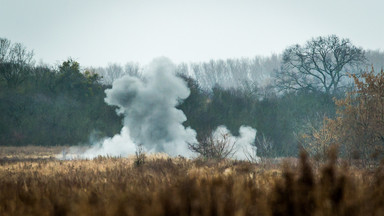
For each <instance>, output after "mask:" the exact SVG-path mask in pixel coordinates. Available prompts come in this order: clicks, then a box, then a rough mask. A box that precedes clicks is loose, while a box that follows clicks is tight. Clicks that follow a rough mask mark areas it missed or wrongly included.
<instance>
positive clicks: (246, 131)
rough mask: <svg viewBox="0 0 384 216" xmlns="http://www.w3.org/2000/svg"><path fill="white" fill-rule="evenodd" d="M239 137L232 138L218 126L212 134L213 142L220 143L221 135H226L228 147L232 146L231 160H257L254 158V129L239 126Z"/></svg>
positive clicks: (226, 130) (223, 128) (224, 129)
mask: <svg viewBox="0 0 384 216" xmlns="http://www.w3.org/2000/svg"><path fill="white" fill-rule="evenodd" d="M239 134H240V135H239V136H238V137H236V136H233V135H232V134H231V132H230V131H229V130H228V129H227V128H226V127H225V126H223V125H222V126H219V127H217V128H216V130H215V131H214V132H213V133H212V137H213V139H214V140H218V141H222V140H223V135H226V136H227V137H226V141H227V142H228V145H234V149H233V151H234V154H233V155H232V158H233V159H237V160H251V159H252V160H256V161H257V160H258V157H257V156H256V150H257V149H256V146H254V145H253V144H254V142H255V138H256V129H254V128H252V127H249V126H241V127H240V129H239Z"/></svg>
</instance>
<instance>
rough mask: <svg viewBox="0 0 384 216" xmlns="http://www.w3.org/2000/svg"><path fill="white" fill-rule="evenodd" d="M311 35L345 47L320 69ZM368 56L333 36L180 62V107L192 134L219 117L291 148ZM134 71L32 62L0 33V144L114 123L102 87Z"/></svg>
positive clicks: (54, 141)
mask: <svg viewBox="0 0 384 216" xmlns="http://www.w3.org/2000/svg"><path fill="white" fill-rule="evenodd" d="M311 42H313V43H311ZM315 42H316V43H315ZM318 43H324V44H323V46H328V47H333V48H334V47H336V46H337V45H344V46H345V47H337V48H335V50H334V53H333V54H334V56H335V58H334V59H336V61H335V62H336V63H337V64H335V66H333V65H332V63H333V60H334V59H327V58H325V59H324V62H323V63H324V64H323V66H318V65H317V64H316V62H315V63H314V65H315V66H313V67H318V68H317V69H318V70H317V71H320V72H323V76H319V78H318V79H317V77H318V75H317V74H315V73H314V72H313V70H314V69H313V68H312V66H311V62H309V61H307V60H305V59H303V56H305V55H304V54H302V53H305V52H309V51H310V50H309V49H311V45H312V46H313V45H314V44H318ZM308 50H309V51H308ZM313 50H314V49H313ZM349 55H350V56H349ZM339 56H340V57H339ZM320 60H321V59H319V61H320ZM343 61H345V62H343ZM343 63H344V64H343ZM371 66H373V67H374V68H376V69H377V71H380V69H381V68H383V66H384V53H383V52H381V51H371V50H362V49H361V48H357V47H355V46H354V45H352V44H351V43H350V42H349V40H348V39H339V38H337V37H336V36H329V37H319V38H315V39H312V41H308V43H307V44H306V45H305V46H303V47H300V46H298V45H294V46H291V47H288V48H287V49H286V50H285V51H284V53H282V54H279V55H272V56H270V57H258V56H256V57H254V58H241V59H226V60H211V61H209V62H200V63H181V64H179V65H178V66H177V68H178V69H177V70H178V74H179V76H181V77H182V78H183V79H184V80H185V81H186V82H187V84H188V87H189V88H190V90H191V94H190V96H189V97H188V98H187V99H186V100H185V101H184V102H183V103H181V104H180V105H179V108H180V109H181V110H182V111H183V112H184V113H185V115H186V116H187V119H188V120H187V121H186V122H185V125H186V126H191V127H192V128H193V129H195V130H196V132H197V135H198V140H201V139H204V137H206V136H208V135H209V134H211V132H212V131H213V130H214V129H215V128H216V127H217V126H219V125H226V126H227V127H228V129H230V130H231V131H232V133H233V134H235V135H236V133H237V131H238V129H239V127H240V126H241V125H249V126H251V127H253V128H256V129H257V131H258V132H257V138H256V142H255V143H256V145H257V147H258V153H259V154H262V155H264V156H274V157H275V156H291V155H297V152H298V146H299V143H300V142H301V140H302V139H301V137H302V136H301V135H302V134H305V133H308V130H309V129H310V128H314V129H319V128H321V127H322V125H323V123H324V120H323V119H324V117H328V118H334V117H335V116H336V110H337V105H336V104H335V99H339V100H340V99H343V98H345V97H346V94H347V92H348V91H350V90H351V89H352V88H353V87H354V82H353V78H349V77H348V76H347V75H348V74H362V73H363V72H369V71H370V70H371ZM306 67H308V68H309V69H308V68H306ZM315 70H316V69H315ZM141 72H142V66H141V65H138V64H136V63H127V64H126V65H125V66H121V65H119V64H110V65H108V66H107V67H105V68H93V67H82V66H81V65H80V63H79V62H76V61H75V60H73V59H68V60H66V61H64V62H62V63H61V64H60V65H59V66H58V67H53V66H50V65H42V64H36V63H35V61H34V58H33V52H32V51H30V50H29V49H28V48H26V47H24V46H23V45H22V44H20V43H12V42H11V41H10V40H8V39H5V38H0V145H1V146H25V145H42V146H56V145H78V144H87V143H89V140H90V139H95V138H98V137H105V136H112V135H113V134H116V133H118V132H119V131H120V129H121V127H122V124H121V121H122V117H121V116H118V115H117V114H116V112H115V107H112V106H108V105H107V104H106V103H105V102H104V98H105V93H104V90H105V89H108V88H110V87H111V84H112V83H113V81H114V80H116V79H118V78H119V77H122V76H123V75H124V74H131V75H135V76H137V77H139V78H140V77H141ZM298 74H299V75H298Z"/></svg>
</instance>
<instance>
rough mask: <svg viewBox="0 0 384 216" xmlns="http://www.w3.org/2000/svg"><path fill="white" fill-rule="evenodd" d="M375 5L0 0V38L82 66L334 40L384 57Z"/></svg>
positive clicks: (260, 51) (226, 54)
mask: <svg viewBox="0 0 384 216" xmlns="http://www.w3.org/2000/svg"><path fill="white" fill-rule="evenodd" d="M383 8H384V1H382V0H365V1H361V0H322V1H319V0H316V1H315V0H231V1H230V0H109V1H107V0H104V1H102V0H0V37H5V38H7V39H9V40H11V41H12V42H20V43H23V44H24V45H25V46H26V47H27V48H28V49H31V50H34V53H35V59H36V61H37V62H39V61H43V62H44V63H47V64H56V65H57V64H60V62H62V61H64V60H66V59H68V58H69V57H71V58H72V59H74V60H76V61H78V62H79V63H80V64H81V65H83V66H93V67H97V66H106V65H108V64H109V63H119V64H125V63H126V62H138V63H140V64H142V65H144V64H147V63H149V62H150V61H151V60H152V59H153V58H156V57H159V56H166V57H169V58H170V59H171V60H172V61H174V62H175V63H180V62H200V61H208V60H210V59H226V58H240V57H254V56H256V55H261V56H269V55H271V54H279V53H281V52H282V51H283V50H284V49H285V48H286V47H288V46H290V45H293V44H304V43H305V42H306V41H307V40H310V39H311V38H313V37H317V36H326V35H330V34H336V35H338V36H339V37H342V38H349V39H351V41H352V43H353V44H355V45H356V46H359V47H362V48H365V49H373V50H377V49H380V50H384V16H383V12H382V9H383Z"/></svg>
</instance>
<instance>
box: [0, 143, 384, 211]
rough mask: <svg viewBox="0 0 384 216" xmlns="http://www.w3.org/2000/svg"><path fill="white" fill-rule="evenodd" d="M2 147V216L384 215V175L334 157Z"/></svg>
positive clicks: (379, 170) (0, 164)
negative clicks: (89, 155) (73, 154)
mask: <svg viewBox="0 0 384 216" xmlns="http://www.w3.org/2000/svg"><path fill="white" fill-rule="evenodd" d="M61 150H62V148H60V147H53V148H43V147H23V148H21V147H19V148H16V147H1V148H0V215H384V170H383V167H375V168H371V169H363V168H357V167H355V166H349V165H347V164H346V163H342V162H339V161H338V160H336V158H335V157H332V156H331V157H330V159H329V161H328V162H326V163H324V164H322V165H318V164H316V165H312V162H311V161H310V160H309V159H308V158H307V157H306V155H305V154H302V155H301V156H300V158H299V159H294V158H291V159H285V160H282V162H279V163H276V162H274V161H272V160H270V161H268V160H267V161H263V162H261V163H259V164H253V163H249V162H240V161H231V160H224V161H206V160H200V159H195V160H188V159H185V158H182V157H178V158H169V157H167V156H165V155H161V154H158V155H147V156H146V157H145V159H143V158H142V159H143V160H141V161H139V160H137V158H136V157H135V156H132V157H131V158H110V157H99V158H96V159H94V160H67V161H61V160H57V159H55V157H54V156H55V154H58V153H60V152H61Z"/></svg>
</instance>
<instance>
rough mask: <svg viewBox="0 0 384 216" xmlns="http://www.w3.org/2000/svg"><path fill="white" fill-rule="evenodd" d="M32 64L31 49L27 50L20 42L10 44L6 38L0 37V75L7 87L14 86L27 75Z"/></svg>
mask: <svg viewBox="0 0 384 216" xmlns="http://www.w3.org/2000/svg"><path fill="white" fill-rule="evenodd" d="M32 64H33V51H28V50H27V49H26V47H24V46H23V45H22V44H20V43H15V44H12V43H11V41H9V40H8V39H6V38H0V77H1V78H2V79H4V80H5V81H6V83H7V85H8V87H15V86H17V85H19V84H20V83H22V82H23V81H24V80H25V79H26V78H27V76H28V71H29V68H30V67H31V66H32Z"/></svg>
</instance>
